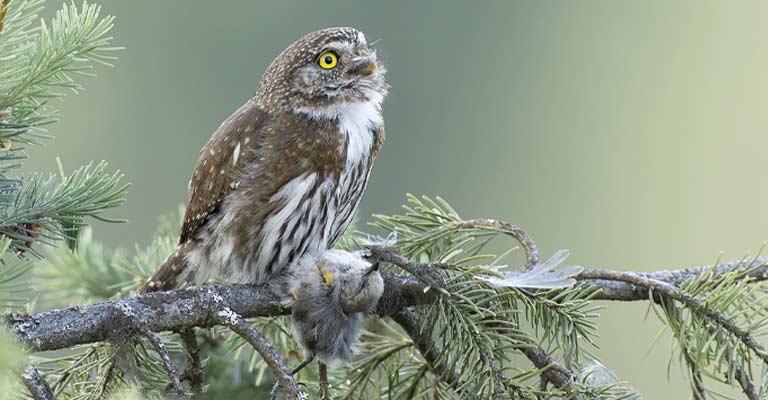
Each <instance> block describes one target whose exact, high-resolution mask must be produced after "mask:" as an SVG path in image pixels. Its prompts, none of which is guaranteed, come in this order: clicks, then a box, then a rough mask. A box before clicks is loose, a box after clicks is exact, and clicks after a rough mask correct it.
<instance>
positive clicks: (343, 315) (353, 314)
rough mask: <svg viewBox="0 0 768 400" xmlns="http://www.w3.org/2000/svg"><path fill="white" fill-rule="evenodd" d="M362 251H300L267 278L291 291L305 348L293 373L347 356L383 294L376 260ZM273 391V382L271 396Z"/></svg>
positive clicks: (290, 300) (296, 335)
mask: <svg viewBox="0 0 768 400" xmlns="http://www.w3.org/2000/svg"><path fill="white" fill-rule="evenodd" d="M363 254H364V252H348V251H344V250H337V249H331V250H328V251H326V252H324V253H322V254H321V255H319V256H304V257H302V258H301V260H300V261H299V262H298V263H296V264H293V265H291V266H289V267H287V268H286V270H285V273H284V274H282V276H281V277H279V278H276V279H274V280H273V281H272V282H270V284H271V285H279V288H280V289H278V290H280V291H281V292H283V293H288V294H290V297H289V298H288V299H287V300H286V302H287V303H291V305H292V307H291V323H292V325H293V336H294V339H295V340H296V342H297V343H298V344H299V346H300V347H301V348H302V350H303V352H304V359H303V361H302V362H301V363H300V364H299V365H298V366H297V367H296V368H294V369H293V370H292V371H291V373H292V374H296V373H298V372H299V371H300V370H302V369H303V368H304V367H306V366H307V365H309V363H311V362H312V361H313V360H314V359H315V358H318V359H319V361H320V365H321V368H324V365H326V364H331V363H335V362H345V361H349V360H350V358H351V356H352V354H353V351H354V345H355V342H356V341H357V336H358V333H359V331H360V324H361V323H362V321H363V318H364V316H365V313H368V312H371V311H373V310H374V309H375V307H376V305H377V304H378V302H379V299H380V298H381V295H382V294H383V293H384V280H383V279H382V277H381V274H380V273H379V271H378V264H371V263H370V262H369V261H368V260H366V259H365V258H364V257H363ZM276 390H277V383H275V385H274V386H273V389H272V394H273V395H272V397H273V398H274V396H275V393H276Z"/></svg>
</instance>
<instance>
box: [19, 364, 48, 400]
mask: <svg viewBox="0 0 768 400" xmlns="http://www.w3.org/2000/svg"><path fill="white" fill-rule="evenodd" d="M21 380H22V382H24V386H26V387H27V389H28V390H29V393H31V394H32V398H33V399H35V400H56V396H54V395H53V392H52V391H51V387H50V386H48V382H46V381H45V379H43V377H42V376H40V373H39V372H37V369H36V368H35V367H33V366H31V365H28V366H27V367H25V368H24V372H23V373H22V374H21Z"/></svg>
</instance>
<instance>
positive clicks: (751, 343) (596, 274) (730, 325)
mask: <svg viewBox="0 0 768 400" xmlns="http://www.w3.org/2000/svg"><path fill="white" fill-rule="evenodd" d="M579 277H582V278H585V279H597V280H604V281H614V282H624V283H628V284H631V285H634V286H640V287H644V288H645V289H646V291H648V290H652V291H654V292H656V293H659V294H661V295H663V296H664V297H667V298H670V299H674V300H676V301H679V302H681V303H682V304H684V305H685V306H686V307H688V308H690V309H692V310H695V311H697V312H700V313H701V314H702V315H705V316H706V317H707V318H709V319H711V320H712V321H714V322H715V323H716V324H718V325H720V326H721V327H722V328H723V329H725V330H726V331H728V332H730V333H731V334H732V335H733V336H735V337H737V338H738V339H739V340H740V341H741V342H742V343H744V345H745V346H747V347H748V348H750V349H751V350H752V351H753V352H754V353H755V354H756V355H757V356H758V357H760V359H761V360H763V363H765V364H768V353H767V352H766V351H765V348H764V347H763V345H761V344H760V343H759V342H758V341H757V340H756V339H755V338H754V337H753V336H752V335H750V334H749V332H747V331H745V330H744V329H741V328H739V327H738V326H737V325H736V324H735V323H734V322H733V321H732V320H730V319H729V318H727V317H726V316H725V315H723V314H721V313H719V312H717V311H714V310H712V309H711V308H708V307H706V306H705V305H704V304H702V303H701V302H700V301H699V300H696V299H695V298H693V297H691V296H689V295H687V294H685V293H681V292H680V291H679V290H677V286H675V285H673V284H671V283H667V282H664V281H659V280H655V279H653V278H648V277H647V276H643V275H641V274H637V273H631V272H622V271H607V270H585V271H584V272H582V273H581V274H579Z"/></svg>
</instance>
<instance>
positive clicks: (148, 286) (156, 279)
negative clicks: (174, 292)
mask: <svg viewBox="0 0 768 400" xmlns="http://www.w3.org/2000/svg"><path fill="white" fill-rule="evenodd" d="M195 246H197V243H196V242H195V241H188V242H185V243H182V244H180V245H179V246H178V247H176V250H174V252H173V253H171V255H169V256H168V258H166V259H165V261H163V263H162V264H160V266H159V267H157V270H155V273H154V274H152V276H151V277H150V278H149V280H147V282H146V283H144V284H143V285H142V286H141V287H140V288H139V294H144V293H150V292H161V291H164V290H171V289H176V288H178V287H179V286H182V285H183V284H184V283H185V282H187V281H188V278H187V277H188V276H189V275H190V274H189V271H187V261H186V256H187V254H188V253H189V251H190V250H191V249H192V248H193V247H195Z"/></svg>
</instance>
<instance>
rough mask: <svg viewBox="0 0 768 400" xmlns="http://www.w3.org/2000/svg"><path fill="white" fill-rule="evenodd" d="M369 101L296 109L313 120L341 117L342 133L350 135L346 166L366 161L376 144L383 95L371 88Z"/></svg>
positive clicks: (368, 94) (339, 118)
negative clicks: (374, 141) (375, 136)
mask: <svg viewBox="0 0 768 400" xmlns="http://www.w3.org/2000/svg"><path fill="white" fill-rule="evenodd" d="M366 96H367V97H368V100H366V101H355V102H342V103H339V104H333V105H330V106H325V107H318V108H314V107H300V108H298V109H297V110H296V111H297V112H298V113H300V114H304V115H305V116H307V117H308V118H310V119H316V120H338V121H339V133H340V134H342V135H346V138H347V166H350V167H351V166H354V165H357V164H358V163H360V162H361V161H364V160H367V159H368V156H369V154H370V152H371V148H372V147H373V139H374V137H373V135H374V131H375V130H377V129H378V128H379V127H380V126H381V124H382V121H383V120H382V117H381V101H382V100H383V96H382V95H381V94H379V93H378V92H376V91H373V90H371V91H370V93H366Z"/></svg>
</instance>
